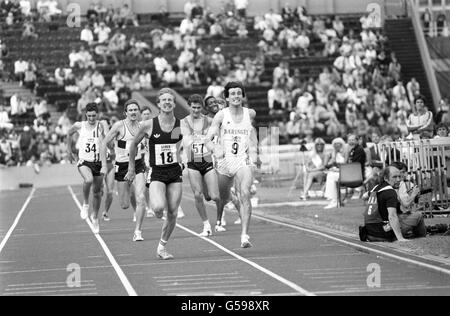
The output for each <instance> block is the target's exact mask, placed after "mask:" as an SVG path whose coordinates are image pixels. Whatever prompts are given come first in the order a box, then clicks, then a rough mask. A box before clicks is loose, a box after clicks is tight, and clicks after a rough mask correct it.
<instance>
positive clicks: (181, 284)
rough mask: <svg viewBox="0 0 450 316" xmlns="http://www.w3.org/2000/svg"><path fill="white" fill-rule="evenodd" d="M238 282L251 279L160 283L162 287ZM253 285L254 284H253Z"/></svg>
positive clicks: (247, 281) (246, 281) (245, 281)
mask: <svg viewBox="0 0 450 316" xmlns="http://www.w3.org/2000/svg"><path fill="white" fill-rule="evenodd" d="M230 283H231V284H236V283H250V281H249V280H237V281H236V280H229V281H210V282H206V281H205V282H192V283H191V282H185V283H178V282H176V281H173V282H170V283H166V284H158V285H159V286H161V287H180V286H186V285H188V286H190V285H216V284H230ZM252 286H253V285H252Z"/></svg>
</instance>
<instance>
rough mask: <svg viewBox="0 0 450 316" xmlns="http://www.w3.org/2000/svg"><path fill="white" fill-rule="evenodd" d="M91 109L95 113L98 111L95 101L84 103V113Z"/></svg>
mask: <svg viewBox="0 0 450 316" xmlns="http://www.w3.org/2000/svg"><path fill="white" fill-rule="evenodd" d="M91 111H95V113H98V105H97V103H94V102H92V103H88V104H87V105H86V113H87V112H91Z"/></svg>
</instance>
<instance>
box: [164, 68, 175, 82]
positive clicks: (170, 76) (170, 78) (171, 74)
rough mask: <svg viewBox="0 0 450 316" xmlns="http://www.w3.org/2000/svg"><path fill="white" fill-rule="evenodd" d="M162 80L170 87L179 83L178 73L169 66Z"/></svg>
mask: <svg viewBox="0 0 450 316" xmlns="http://www.w3.org/2000/svg"><path fill="white" fill-rule="evenodd" d="M162 80H163V81H164V82H165V83H167V84H168V85H171V84H174V83H175V82H177V73H176V72H175V71H173V69H172V66H171V65H168V66H167V70H166V71H165V72H164V74H163V78H162Z"/></svg>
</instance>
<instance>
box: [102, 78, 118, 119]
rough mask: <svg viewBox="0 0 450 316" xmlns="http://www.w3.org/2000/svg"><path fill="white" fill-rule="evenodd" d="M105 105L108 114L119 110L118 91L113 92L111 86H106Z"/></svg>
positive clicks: (104, 92)
mask: <svg viewBox="0 0 450 316" xmlns="http://www.w3.org/2000/svg"><path fill="white" fill-rule="evenodd" d="M102 100H103V104H104V105H105V106H106V109H107V111H108V113H111V112H114V111H116V110H117V106H118V104H119V97H118V96H117V93H116V91H114V90H112V89H111V87H110V86H108V85H107V86H105V91H103V99H102Z"/></svg>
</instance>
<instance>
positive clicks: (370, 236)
mask: <svg viewBox="0 0 450 316" xmlns="http://www.w3.org/2000/svg"><path fill="white" fill-rule="evenodd" d="M381 178H382V182H381V184H379V185H377V186H376V187H375V188H374V189H373V190H372V191H371V192H370V196H369V201H368V206H367V209H366V211H365V212H364V225H365V226H363V227H360V228H359V235H360V236H359V237H360V239H361V241H395V240H396V239H397V240H398V241H406V238H415V237H425V236H426V232H427V231H426V226H425V222H424V220H423V216H422V214H421V213H420V212H413V213H411V212H407V213H402V211H401V204H400V201H399V197H398V194H397V192H396V190H398V188H399V187H400V183H401V182H402V181H403V177H402V173H401V171H400V170H399V169H398V168H397V167H396V166H395V165H390V166H389V167H386V168H385V169H384V170H383V172H382V174H381Z"/></svg>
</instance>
